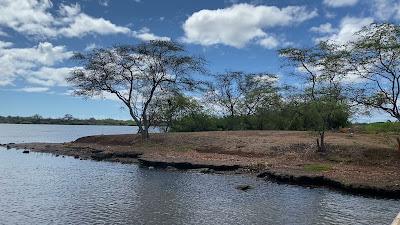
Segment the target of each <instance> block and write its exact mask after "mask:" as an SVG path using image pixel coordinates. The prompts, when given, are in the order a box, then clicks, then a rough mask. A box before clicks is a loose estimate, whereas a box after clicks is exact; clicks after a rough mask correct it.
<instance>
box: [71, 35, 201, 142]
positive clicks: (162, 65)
mask: <svg viewBox="0 0 400 225" xmlns="http://www.w3.org/2000/svg"><path fill="white" fill-rule="evenodd" d="M74 58H75V59H76V60H78V61H79V62H80V63H82V65H83V68H79V69H76V70H74V71H73V72H72V73H71V75H70V76H69V77H68V79H67V80H68V81H69V82H70V83H71V84H72V85H73V86H74V87H75V92H74V93H75V94H77V95H82V96H96V95H100V96H101V95H103V94H104V93H109V94H112V95H114V96H116V97H117V98H118V99H119V100H120V101H121V102H122V103H123V104H124V105H125V106H126V107H127V109H128V111H129V114H130V116H131V117H132V119H133V120H134V121H135V123H136V125H137V126H138V127H139V133H141V134H142V138H143V139H148V138H149V126H150V118H149V107H150V105H151V103H152V102H153V101H154V99H156V98H157V97H158V96H160V95H162V94H163V93H164V92H165V91H166V92H174V91H192V90H194V89H196V88H197V87H199V85H201V82H200V81H197V80H196V79H194V77H193V75H192V74H193V73H194V72H202V71H204V69H203V68H204V67H203V65H204V62H203V60H202V59H201V58H198V57H194V56H191V55H188V54H187V53H186V52H185V49H184V47H183V46H182V45H180V44H178V43H175V42H171V41H150V42H143V43H140V44H138V45H120V46H115V47H112V48H97V49H94V50H92V51H91V52H89V53H77V54H75V57H74Z"/></svg>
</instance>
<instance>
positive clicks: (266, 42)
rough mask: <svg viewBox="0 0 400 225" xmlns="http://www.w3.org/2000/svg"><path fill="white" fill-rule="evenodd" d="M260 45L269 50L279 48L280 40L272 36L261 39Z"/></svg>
mask: <svg viewBox="0 0 400 225" xmlns="http://www.w3.org/2000/svg"><path fill="white" fill-rule="evenodd" d="M259 44H260V45H261V46H263V47H264V48H267V49H274V48H276V47H278V46H279V40H278V39H276V38H275V37H272V36H266V37H264V38H263V39H260V41H259Z"/></svg>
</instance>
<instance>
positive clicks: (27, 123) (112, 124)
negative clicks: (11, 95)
mask: <svg viewBox="0 0 400 225" xmlns="http://www.w3.org/2000/svg"><path fill="white" fill-rule="evenodd" d="M0 124H14V125H66V126H68V125H72V126H130V127H135V126H136V125H135V124H133V125H124V124H78V123H77V124H62V123H0Z"/></svg>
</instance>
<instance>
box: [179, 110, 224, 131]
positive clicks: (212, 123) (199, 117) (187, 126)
mask: <svg viewBox="0 0 400 225" xmlns="http://www.w3.org/2000/svg"><path fill="white" fill-rule="evenodd" d="M216 124H217V123H216V118H215V117H213V116H211V115H208V114H206V113H202V112H199V113H191V114H189V115H186V116H183V117H181V118H179V119H177V120H176V121H174V122H173V123H172V127H171V131H175V132H177V131H179V132H193V131H212V130H217V125H216Z"/></svg>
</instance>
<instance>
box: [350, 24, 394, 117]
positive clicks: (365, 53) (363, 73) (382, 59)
mask: <svg viewBox="0 0 400 225" xmlns="http://www.w3.org/2000/svg"><path fill="white" fill-rule="evenodd" d="M355 37H356V41H354V42H352V43H350V44H349V46H348V47H347V49H349V54H350V60H349V65H350V66H351V69H352V71H351V73H349V76H350V75H353V76H354V75H356V76H357V77H358V78H361V79H359V80H358V81H359V82H360V83H359V84H358V85H353V87H352V88H351V89H350V90H351V92H350V93H353V95H352V98H351V99H352V100H353V101H355V102H357V103H358V104H361V105H363V106H366V107H368V108H375V109H378V110H382V111H384V112H386V113H388V114H389V115H390V116H392V117H394V118H396V119H397V120H398V121H400V111H399V96H400V26H399V25H396V24H389V23H383V24H371V25H369V26H366V27H364V28H363V29H362V30H361V31H359V32H357V33H356V34H355Z"/></svg>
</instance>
